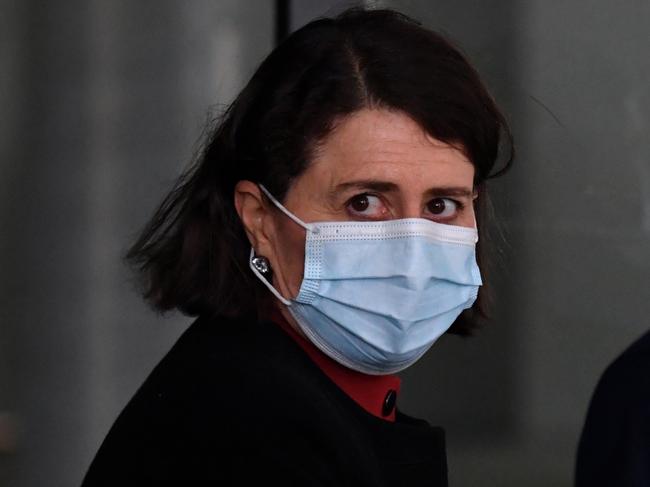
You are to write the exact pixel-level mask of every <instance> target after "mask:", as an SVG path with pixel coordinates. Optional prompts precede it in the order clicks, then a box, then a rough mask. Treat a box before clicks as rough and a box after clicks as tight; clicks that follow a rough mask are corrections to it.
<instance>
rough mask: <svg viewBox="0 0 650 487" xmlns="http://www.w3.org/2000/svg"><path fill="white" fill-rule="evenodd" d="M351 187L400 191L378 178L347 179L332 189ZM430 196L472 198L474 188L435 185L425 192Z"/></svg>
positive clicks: (393, 184)
mask: <svg viewBox="0 0 650 487" xmlns="http://www.w3.org/2000/svg"><path fill="white" fill-rule="evenodd" d="M350 189H362V190H370V191H376V192H378V193H389V192H396V191H399V186H398V185H397V184H395V183H392V182H390V181H381V180H378V179H361V180H357V181H347V182H345V183H341V184H337V185H336V186H335V187H334V189H332V190H331V191H330V194H331V195H332V196H334V195H336V194H337V193H339V192H342V191H347V190H350ZM425 193H426V194H427V195H428V196H434V197H435V196H457V197H467V198H471V197H472V196H473V195H474V189H473V188H467V187H464V186H435V187H433V188H429V189H427V190H426V192H425Z"/></svg>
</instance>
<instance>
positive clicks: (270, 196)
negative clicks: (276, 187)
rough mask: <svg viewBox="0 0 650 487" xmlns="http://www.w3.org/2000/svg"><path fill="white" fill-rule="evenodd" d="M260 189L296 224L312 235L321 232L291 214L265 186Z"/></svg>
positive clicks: (261, 185)
mask: <svg viewBox="0 0 650 487" xmlns="http://www.w3.org/2000/svg"><path fill="white" fill-rule="evenodd" d="M259 187H260V189H261V190H262V191H263V192H264V194H265V195H266V196H267V197H268V198H269V199H270V200H271V201H272V202H273V204H274V205H275V206H277V207H278V209H279V210H280V211H281V212H282V213H284V214H285V215H287V216H288V217H289V218H291V219H292V220H293V221H294V222H296V223H297V224H298V225H300V226H301V227H303V228H304V229H305V230H307V231H308V232H312V233H319V232H320V230H319V229H318V228H312V227H310V226H309V225H307V224H306V223H305V222H304V221H302V220H301V219H300V218H298V217H297V216H296V215H294V214H293V213H291V212H290V211H289V210H287V209H286V208H285V207H284V206H282V203H280V202H279V201H278V200H276V199H275V197H274V196H273V195H272V194H271V193H270V192H269V190H268V189H266V188H265V187H264V185H263V184H260V185H259Z"/></svg>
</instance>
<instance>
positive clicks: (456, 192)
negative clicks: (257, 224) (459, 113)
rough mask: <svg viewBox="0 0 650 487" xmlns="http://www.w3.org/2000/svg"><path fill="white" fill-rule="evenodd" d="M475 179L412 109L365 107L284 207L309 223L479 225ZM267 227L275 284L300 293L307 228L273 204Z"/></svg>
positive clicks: (286, 292) (333, 138)
mask: <svg viewBox="0 0 650 487" xmlns="http://www.w3.org/2000/svg"><path fill="white" fill-rule="evenodd" d="M473 180H474V166H473V165H472V163H471V162H470V161H469V160H468V159H467V157H466V156H465V155H464V154H463V152H461V151H460V150H459V149H457V148H455V147H453V146H450V145H448V144H445V143H443V142H441V141H438V140H436V139H434V138H432V137H430V136H429V135H427V134H426V133H425V132H424V131H423V130H422V129H421V128H420V127H419V126H418V125H417V124H416V123H415V122H414V121H413V120H412V119H411V118H409V117H408V116H407V115H405V114H403V113H400V112H391V111H387V110H379V109H373V110H370V109H364V110H361V111H359V112H356V113H355V114H353V115H351V116H349V117H347V118H346V119H344V120H343V121H342V122H341V123H340V124H339V125H338V126H337V128H336V130H334V131H333V132H332V134H330V136H329V137H328V138H327V139H326V140H325V141H324V142H323V143H322V144H321V146H320V147H319V150H318V151H317V154H316V156H315V158H314V160H313V161H312V163H311V164H310V165H309V166H308V167H307V169H306V170H305V171H304V172H303V173H302V175H300V176H299V177H298V178H296V179H295V181H294V182H293V184H292V185H291V186H290V188H289V190H288V192H287V195H286V198H285V201H284V206H285V207H286V208H287V209H288V210H289V211H291V212H292V213H293V214H295V215H296V216H298V218H300V219H301V220H302V221H304V222H315V221H342V220H358V221H367V220H370V221H376V220H389V219H396V218H426V219H428V220H432V221H434V222H439V223H444V224H450V225H459V226H464V227H473V226H474V225H475V218H474V208H473V199H474V197H475V193H474V188H473ZM240 214H241V211H240ZM245 223H246V221H245ZM261 228H262V229H263V231H262V235H263V236H262V237H259V238H256V237H253V238H252V240H253V243H254V245H255V248H256V251H257V253H258V254H259V255H264V256H266V257H267V258H268V259H269V261H270V264H271V268H272V269H273V284H274V286H275V287H276V289H278V290H279V291H280V293H281V294H282V295H283V296H285V297H287V298H294V297H296V295H297V294H298V291H299V289H300V284H301V282H302V274H303V264H304V251H305V229H304V228H302V227H301V226H299V225H298V224H297V223H295V222H294V221H292V220H291V219H290V218H288V217H287V216H286V215H284V214H283V213H282V212H280V211H279V210H277V209H275V207H273V206H272V205H266V209H265V213H264V216H263V225H261ZM250 235H251V233H250V231H249V236H250ZM290 321H292V320H290Z"/></svg>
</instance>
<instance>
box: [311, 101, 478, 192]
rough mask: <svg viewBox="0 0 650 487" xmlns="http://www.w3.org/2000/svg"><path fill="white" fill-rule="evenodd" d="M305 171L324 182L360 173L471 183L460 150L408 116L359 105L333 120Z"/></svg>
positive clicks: (399, 180)
mask: <svg viewBox="0 0 650 487" xmlns="http://www.w3.org/2000/svg"><path fill="white" fill-rule="evenodd" d="M306 173H312V174H311V175H312V176H313V177H315V178H316V179H318V180H320V181H321V182H324V181H326V182H328V183H329V184H338V183H340V182H342V180H345V179H350V178H359V177H363V178H373V179H386V180H390V181H393V182H395V183H398V184H400V183H403V184H407V185H413V184H415V187H419V186H420V184H419V183H423V184H424V185H432V184H434V185H435V184H445V185H470V186H471V185H472V182H473V178H474V166H473V165H472V163H471V162H470V161H469V160H468V158H467V157H466V156H465V154H464V153H463V151H462V150H460V149H459V148H458V147H455V146H452V145H449V144H447V143H444V142H441V141H439V140H436V139H435V138H433V137H431V136H430V135H429V134H427V133H426V132H425V131H424V130H423V129H422V128H421V127H420V126H419V125H418V124H417V123H416V122H415V121H414V120H413V119H411V118H410V117H409V116H408V115H406V114H404V113H402V112H397V111H388V110H383V109H372V110H371V109H364V110H360V111H358V112H356V113H354V114H352V115H350V116H348V117H346V118H345V119H343V120H342V121H341V122H340V123H339V124H338V125H337V127H336V128H335V129H334V130H333V132H332V133H331V134H330V135H329V136H328V137H327V138H326V139H325V140H324V141H323V142H322V143H321V144H320V146H319V147H318V149H317V151H316V154H315V157H314V160H313V161H312V164H311V165H310V168H309V169H308V171H306ZM307 175H308V174H305V176H307ZM411 187H413V186H411Z"/></svg>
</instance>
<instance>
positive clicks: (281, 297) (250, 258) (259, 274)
mask: <svg viewBox="0 0 650 487" xmlns="http://www.w3.org/2000/svg"><path fill="white" fill-rule="evenodd" d="M254 256H255V249H254V248H253V247H251V254H250V257H249V258H248V265H249V266H250V268H251V269H252V271H253V272H254V273H255V275H256V276H257V277H258V278H259V280H260V281H262V284H264V285H265V286H266V287H267V288H269V291H271V292H272V293H273V294H274V295H275V297H276V298H278V299H279V300H280V302H281V303H282V304H285V305H287V306H291V301H289V300H288V299H287V298H285V297H284V296H282V294H280V292H279V291H278V290H277V289H275V288H274V287H273V285H272V284H271V283H270V282H269V281H267V280H266V278H265V277H264V276H263V275H262V273H261V272H260V271H258V270H257V269H256V268H255V266H254V265H253V257H254Z"/></svg>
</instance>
